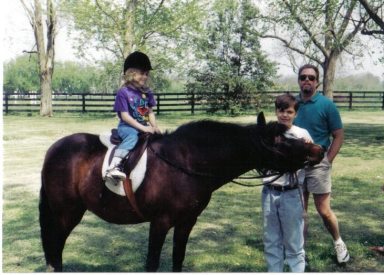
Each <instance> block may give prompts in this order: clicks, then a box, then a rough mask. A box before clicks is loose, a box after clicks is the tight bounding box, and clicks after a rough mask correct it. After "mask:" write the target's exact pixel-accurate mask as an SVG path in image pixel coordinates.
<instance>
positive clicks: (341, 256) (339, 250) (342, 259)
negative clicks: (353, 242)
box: [335, 242, 349, 264]
mask: <svg viewBox="0 0 384 275" xmlns="http://www.w3.org/2000/svg"><path fill="white" fill-rule="evenodd" d="M335 250H336V256H337V261H338V262H339V263H340V264H341V263H346V262H348V261H349V253H348V250H347V246H346V245H345V243H344V242H340V243H337V244H335Z"/></svg>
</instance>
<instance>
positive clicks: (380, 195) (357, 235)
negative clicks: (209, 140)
mask: <svg viewBox="0 0 384 275" xmlns="http://www.w3.org/2000/svg"><path fill="white" fill-rule="evenodd" d="M383 114H384V113H383V112H382V111H376V112H374V111H372V112H369V111H367V112H362V111H354V112H349V111H343V112H342V118H343V121H344V124H345V133H346V136H345V143H344V145H343V148H342V150H341V152H340V154H339V156H338V157H337V158H336V160H335V162H334V170H333V194H332V207H333V209H334V211H335V212H336V214H337V216H338V219H339V223H340V230H341V234H342V237H343V239H344V240H345V241H346V243H347V245H348V248H349V250H350V254H351V261H350V263H348V264H346V265H341V266H340V265H338V264H336V256H335V253H334V250H333V246H332V240H331V237H330V235H329V234H328V233H327V231H326V229H325V228H324V226H323V225H322V222H321V220H320V218H319V217H318V215H317V213H316V211H315V209H314V206H313V204H311V205H310V211H309V217H310V218H309V224H310V229H309V236H308V243H307V246H306V252H307V254H308V258H309V266H308V269H307V271H311V272H384V256H382V255H379V254H377V253H376V252H372V251H370V250H369V249H368V248H369V246H373V245H384V192H382V191H381V187H382V186H383V185H384V169H383V168H384V154H383V150H384V115H383ZM201 118H205V117H203V116H201V115H200V116H191V115H182V116H180V115H162V116H160V117H158V121H159V125H160V128H161V129H162V130H170V131H171V130H172V129H175V128H176V127H177V126H179V125H181V124H182V123H185V122H187V121H190V120H195V119H201ZM210 118H211V119H216V120H221V121H230V122H236V123H251V122H254V121H255V119H256V118H255V117H253V116H243V117H237V118H227V117H210ZM272 119H274V115H273V114H272V113H267V120H272ZM3 120H4V127H3V131H4V133H3V157H4V159H3V246H2V247H3V251H2V252H3V259H2V260H3V262H2V268H3V272H43V271H45V261H44V256H43V252H42V248H41V243H40V229H39V223H38V200H39V198H38V196H39V189H40V170H41V167H42V162H43V158H44V154H45V152H46V150H47V149H48V147H49V146H50V145H51V144H52V143H53V142H54V141H55V140H57V139H59V138H61V137H63V136H65V135H68V134H72V133H75V132H90V133H96V134H97V133H101V132H106V131H109V129H110V128H112V127H114V126H115V125H116V118H114V117H113V116H90V115H84V116H74V115H57V116H55V117H52V118H40V117H38V116H29V117H28V116H22V115H17V116H16V115H12V116H4V118H3ZM248 183H252V184H257V183H259V180H249V181H248ZM260 192H261V188H260V187H254V188H246V187H241V186H238V185H235V184H232V183H231V184H227V185H225V186H223V187H222V188H221V189H219V190H218V191H216V192H215V193H214V194H213V197H212V200H211V202H210V204H209V205H208V207H207V209H206V210H205V211H204V212H203V214H202V215H201V216H200V217H199V220H198V222H197V224H196V226H195V227H194V229H193V231H192V234H191V236H190V240H189V243H188V246H187V253H186V259H185V261H184V271H186V272H266V266H265V262H264V258H263V242H262V218H261V198H260ZM148 229H149V224H148V223H144V224H139V225H127V226H121V225H114V224H109V223H107V222H104V221H102V220H100V219H99V218H97V217H96V216H95V215H93V214H92V213H90V212H87V213H86V215H85V217H84V219H83V220H82V222H81V224H80V225H78V226H77V227H76V228H75V230H74V231H73V232H72V234H71V235H70V237H69V239H68V240H67V244H66V247H65V249H64V254H63V259H64V271H65V272H143V271H144V265H145V257H146V253H147V235H148ZM170 233H172V232H170ZM171 240H172V234H168V237H167V240H166V243H165V244H164V248H163V252H162V255H161V266H160V271H171V269H172V268H171V258H172V256H171V251H172V242H171Z"/></svg>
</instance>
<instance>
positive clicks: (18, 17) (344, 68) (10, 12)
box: [1, 0, 384, 81]
mask: <svg viewBox="0 0 384 275" xmlns="http://www.w3.org/2000/svg"><path fill="white" fill-rule="evenodd" d="M26 2H29V1H26ZM1 12H2V16H1V20H2V22H1V26H3V32H2V41H3V43H2V48H3V49H2V51H1V52H2V58H1V59H2V60H3V62H7V61H9V60H11V59H13V58H15V57H17V56H18V55H22V54H23V51H30V50H32V48H33V46H34V37H33V32H32V28H31V25H30V24H29V21H28V18H27V15H26V13H25V11H24V9H23V7H22V5H21V3H20V0H2V1H1ZM262 47H263V50H264V51H265V52H266V53H267V54H268V56H269V58H270V59H271V60H273V61H275V62H277V63H278V67H279V71H278V72H279V74H280V75H282V76H290V75H295V73H294V72H293V69H292V67H291V65H290V63H289V61H288V60H287V59H285V58H282V54H281V52H282V47H281V46H280V45H279V43H278V42H273V41H272V40H269V41H265V40H262ZM55 54H56V58H57V60H59V61H66V60H72V61H76V57H75V52H74V50H73V49H72V48H71V40H70V39H69V38H68V37H67V36H66V31H65V30H64V29H63V28H62V27H59V31H58V35H57V38H56V52H55ZM377 58H378V57H377V56H374V57H373V58H371V57H366V58H365V59H363V60H361V62H362V64H361V65H357V66H356V64H355V65H354V64H353V63H352V62H351V58H350V57H347V58H343V59H342V64H340V65H339V66H338V67H337V74H338V75H339V76H346V75H354V74H359V73H364V72H370V73H372V74H374V75H376V76H378V77H380V78H381V79H382V80H383V81H384V65H383V64H380V63H379V64H375V61H374V60H375V59H376V60H377Z"/></svg>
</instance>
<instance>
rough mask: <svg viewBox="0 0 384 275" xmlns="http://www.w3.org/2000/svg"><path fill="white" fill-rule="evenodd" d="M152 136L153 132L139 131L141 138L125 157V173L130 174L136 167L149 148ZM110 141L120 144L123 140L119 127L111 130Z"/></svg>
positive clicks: (123, 163)
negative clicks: (118, 131) (118, 130)
mask: <svg viewBox="0 0 384 275" xmlns="http://www.w3.org/2000/svg"><path fill="white" fill-rule="evenodd" d="M150 136H151V134H149V133H139V140H138V141H137V143H136V145H135V147H134V148H133V149H132V150H131V151H130V152H129V154H128V155H127V156H125V157H124V159H123V162H122V166H123V171H124V173H125V174H127V175H129V174H130V173H131V172H132V170H133V168H135V167H136V165H137V163H138V162H139V160H140V158H141V156H142V155H143V154H144V151H145V149H147V145H148V140H149V137H150ZM110 142H111V143H112V144H114V145H119V144H120V143H121V142H122V140H121V138H120V136H119V134H118V133H117V129H112V130H111V137H110Z"/></svg>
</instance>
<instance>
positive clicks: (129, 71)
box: [121, 68, 149, 92]
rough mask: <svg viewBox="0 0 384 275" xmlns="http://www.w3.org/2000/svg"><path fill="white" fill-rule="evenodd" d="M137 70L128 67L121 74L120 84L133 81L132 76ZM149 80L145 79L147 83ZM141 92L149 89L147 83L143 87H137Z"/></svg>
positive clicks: (127, 83) (123, 84)
mask: <svg viewBox="0 0 384 275" xmlns="http://www.w3.org/2000/svg"><path fill="white" fill-rule="evenodd" d="M137 72H138V69H135V68H129V69H127V70H126V71H125V74H123V76H122V84H121V86H122V87H123V86H128V85H129V84H131V83H132V81H133V77H134V75H135V73H137ZM148 82H149V79H148V81H147V84H148ZM139 89H140V90H141V91H142V92H147V90H148V89H149V87H148V85H146V86H144V87H140V88H139Z"/></svg>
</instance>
